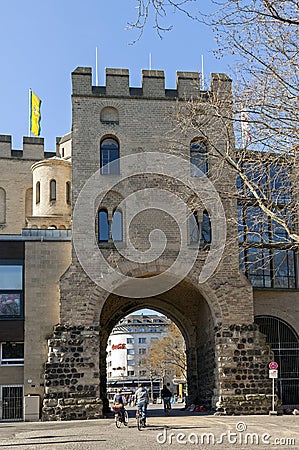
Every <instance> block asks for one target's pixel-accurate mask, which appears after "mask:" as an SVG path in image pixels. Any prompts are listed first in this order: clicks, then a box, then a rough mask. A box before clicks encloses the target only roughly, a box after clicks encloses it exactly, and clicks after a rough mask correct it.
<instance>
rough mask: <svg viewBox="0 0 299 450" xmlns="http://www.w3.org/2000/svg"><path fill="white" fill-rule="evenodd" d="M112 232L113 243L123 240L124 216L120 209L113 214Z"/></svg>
mask: <svg viewBox="0 0 299 450" xmlns="http://www.w3.org/2000/svg"><path fill="white" fill-rule="evenodd" d="M111 230H112V240H113V241H122V240H123V214H122V211H120V210H119V209H115V210H114V212H113V217H112V226H111Z"/></svg>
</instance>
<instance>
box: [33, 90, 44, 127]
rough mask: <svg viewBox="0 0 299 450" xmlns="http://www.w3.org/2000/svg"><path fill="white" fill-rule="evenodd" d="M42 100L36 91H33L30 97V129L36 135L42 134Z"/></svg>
mask: <svg viewBox="0 0 299 450" xmlns="http://www.w3.org/2000/svg"><path fill="white" fill-rule="evenodd" d="M41 103H42V101H41V100H40V99H39V98H38V96H37V95H35V94H34V92H32V91H31V99H30V106H31V107H30V131H31V132H32V133H33V134H34V136H39V135H40V119H41V112H40V107H41Z"/></svg>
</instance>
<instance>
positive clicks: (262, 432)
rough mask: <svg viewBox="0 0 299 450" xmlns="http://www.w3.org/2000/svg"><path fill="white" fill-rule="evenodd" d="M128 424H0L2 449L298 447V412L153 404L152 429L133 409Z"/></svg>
mask: <svg viewBox="0 0 299 450" xmlns="http://www.w3.org/2000/svg"><path fill="white" fill-rule="evenodd" d="M129 417H130V418H129V426H128V427H121V428H120V429H116V427H115V425H114V420H113V418H112V417H111V418H107V419H99V420H90V421H69V422H31V423H29V422H26V423H24V422H16V423H12V422H10V423H5V422H2V423H0V437H1V439H0V450H2V449H3V450H5V449H12V450H56V449H57V450H60V449H63V450H79V449H80V450H98V449H103V450H110V449H111V450H112V449H113V450H116V449H117V450H127V449H134V450H135V449H136V450H140V449H141V450H152V449H153V450H155V449H160V450H163V449H179V448H180V449H181V448H200V449H204V450H208V449H217V450H221V449H223V450H234V449H236V450H237V449H238V450H243V449H250V450H254V449H256V450H265V449H269V448H271V449H281V448H287V449H296V450H298V449H299V416H278V417H276V416H227V417H225V416H210V415H199V414H198V413H187V412H185V411H180V409H179V408H178V407H176V408H175V409H174V410H172V413H171V416H169V417H164V415H163V411H162V409H161V407H160V405H157V406H156V405H152V406H150V408H149V414H148V427H147V428H145V429H143V430H141V431H138V430H137V428H136V423H135V418H134V411H133V410H129Z"/></svg>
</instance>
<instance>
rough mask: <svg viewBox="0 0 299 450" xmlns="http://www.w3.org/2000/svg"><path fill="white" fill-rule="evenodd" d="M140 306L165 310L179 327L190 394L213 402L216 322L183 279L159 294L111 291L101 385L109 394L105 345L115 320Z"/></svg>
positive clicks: (103, 321) (104, 315)
mask: <svg viewBox="0 0 299 450" xmlns="http://www.w3.org/2000/svg"><path fill="white" fill-rule="evenodd" d="M141 308H149V309H154V310H156V311H158V312H161V313H163V314H165V315H166V316H167V317H168V318H169V319H171V320H172V321H173V322H174V323H175V324H176V325H177V326H178V328H179V329H180V331H181V333H182V335H183V337H184V339H185V343H186V356H187V382H188V394H189V395H188V398H189V402H190V403H191V402H192V401H194V400H195V399H196V398H197V399H198V400H199V401H200V402H201V404H205V405H207V406H208V407H211V406H212V403H213V394H214V390H215V386H216V384H217V380H216V379H215V376H216V371H215V339H214V329H215V323H214V318H213V315H212V313H211V310H210V307H209V305H208V303H207V301H206V300H205V298H204V297H203V296H202V294H201V293H200V292H199V290H198V289H196V288H195V286H193V285H192V284H191V283H190V282H187V281H186V280H184V281H183V282H181V283H179V284H178V285H177V286H175V287H174V288H172V289H171V290H169V291H168V292H166V293H164V294H161V295H159V296H156V297H151V298H144V299H137V300H136V299H130V298H124V297H118V296H116V295H113V294H110V295H109V297H108V298H107V300H106V301H105V303H104V305H103V307H102V310H101V313H100V317H99V323H100V330H101V331H100V386H101V388H100V389H101V396H102V397H105V396H106V346H107V341H108V337H109V335H110V333H111V331H112V329H113V327H114V326H115V325H116V323H117V322H118V321H119V320H120V319H122V318H123V317H124V316H126V315H128V314H130V313H132V312H134V311H136V310H138V309H141Z"/></svg>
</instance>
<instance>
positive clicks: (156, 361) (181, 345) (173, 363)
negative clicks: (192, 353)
mask: <svg viewBox="0 0 299 450" xmlns="http://www.w3.org/2000/svg"><path fill="white" fill-rule="evenodd" d="M148 364H149V368H150V370H151V371H152V373H153V374H156V375H157V376H160V377H161V378H164V376H165V374H167V373H168V374H172V375H173V376H175V377H177V378H180V379H184V380H186V374H187V363H186V353H185V341H184V338H183V336H182V334H181V332H180V330H179V329H178V327H177V326H176V325H175V324H174V323H171V325H170V326H169V327H168V334H167V336H165V337H164V338H162V339H161V340H160V339H159V340H158V341H154V342H153V343H152V345H151V347H150V349H149V354H148Z"/></svg>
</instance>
